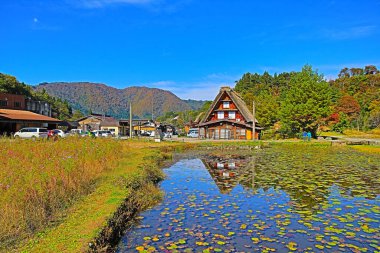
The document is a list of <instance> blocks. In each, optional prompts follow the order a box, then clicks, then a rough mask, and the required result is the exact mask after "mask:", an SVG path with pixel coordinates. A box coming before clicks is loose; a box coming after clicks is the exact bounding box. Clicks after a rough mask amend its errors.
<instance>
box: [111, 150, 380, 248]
mask: <svg viewBox="0 0 380 253" xmlns="http://www.w3.org/2000/svg"><path fill="white" fill-rule="evenodd" d="M317 151H318V154H320V155H321V157H320V158H319V159H318V160H315V159H316V157H315V152H316V151H315V150H308V149H307V148H306V150H305V149H303V150H302V152H297V150H296V149H295V150H293V151H289V152H287V153H286V154H284V152H281V150H277V149H276V148H274V149H271V150H267V151H259V152H256V153H254V154H253V155H252V154H251V155H250V156H249V157H247V158H245V157H242V156H240V155H235V156H234V155H228V156H227V157H226V156H223V154H212V155H210V156H207V157H206V156H200V158H201V159H183V160H180V161H179V162H177V163H176V164H174V165H173V166H171V167H170V168H168V169H165V173H166V174H167V179H166V180H165V181H164V182H163V183H162V184H161V188H162V189H163V191H165V194H166V195H165V199H164V201H163V203H162V204H160V205H158V206H156V207H154V208H153V209H151V210H149V211H147V212H144V213H142V214H141V217H140V219H139V221H138V222H137V224H136V226H135V227H134V228H133V229H132V230H131V231H129V232H127V234H126V235H125V237H124V238H123V240H122V241H121V243H120V245H119V249H118V252H134V251H135V252H136V251H146V252H153V251H157V252H202V251H203V252H220V251H223V252H256V251H257V252H275V251H277V252H288V251H295V252H305V251H314V252H326V251H329V252H333V251H335V252H347V251H348V252H375V251H379V250H380V246H379V240H380V234H379V220H380V214H379V213H380V207H379V202H380V200H379V197H378V196H379V178H378V176H376V175H377V173H378V172H379V167H378V165H376V164H380V163H378V162H379V160H378V157H376V156H364V155H361V154H356V153H352V151H350V152H348V151H345V150H343V151H342V150H339V149H338V150H332V151H331V150H325V149H321V150H317ZM309 152H310V153H309ZM311 154H314V158H313V159H310V157H309V156H310V155H311ZM330 156H331V157H330ZM332 157H334V160H332V159H331V158H332ZM354 161H355V162H354ZM363 161H366V163H363ZM360 163H362V164H360ZM306 164H307V165H306ZM372 173H373V174H372Z"/></svg>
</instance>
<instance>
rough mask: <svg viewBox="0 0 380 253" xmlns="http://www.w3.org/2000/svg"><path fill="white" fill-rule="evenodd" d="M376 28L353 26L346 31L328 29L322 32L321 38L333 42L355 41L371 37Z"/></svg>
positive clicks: (372, 26) (371, 26)
mask: <svg viewBox="0 0 380 253" xmlns="http://www.w3.org/2000/svg"><path fill="white" fill-rule="evenodd" d="M376 28H377V27H376V26H374V25H367V26H354V27H350V28H346V29H341V30H337V29H334V30H332V29H328V30H324V31H323V36H324V37H326V38H328V39H333V40H347V39H356V38H362V37H367V36H370V35H372V34H373V33H374V32H376Z"/></svg>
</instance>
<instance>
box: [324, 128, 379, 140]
mask: <svg viewBox="0 0 380 253" xmlns="http://www.w3.org/2000/svg"><path fill="white" fill-rule="evenodd" d="M318 134H319V135H321V136H340V137H351V138H364V139H379V138H380V129H373V130H371V131H368V132H363V131H357V130H345V131H344V132H343V134H342V133H338V132H320V133H318Z"/></svg>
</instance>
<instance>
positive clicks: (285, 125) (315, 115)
mask: <svg viewBox="0 0 380 253" xmlns="http://www.w3.org/2000/svg"><path fill="white" fill-rule="evenodd" d="M332 93H333V91H332V89H331V87H330V85H329V84H328V83H327V82H326V81H325V80H324V79H323V76H322V75H319V74H318V73H317V72H316V71H314V70H313V69H312V67H311V66H308V65H306V66H304V67H303V69H302V71H301V72H299V73H296V74H294V75H293V76H292V78H291V79H290V87H289V89H288V90H287V91H285V94H284V99H283V100H282V102H281V110H280V118H281V124H282V125H281V126H282V130H283V132H285V133H286V134H288V135H291V136H295V135H296V134H297V133H299V132H301V131H302V130H306V131H311V132H312V134H313V136H315V135H316V131H317V129H318V126H319V124H320V123H321V120H322V119H323V118H326V117H327V116H328V115H330V112H331V109H330V106H331V99H332Z"/></svg>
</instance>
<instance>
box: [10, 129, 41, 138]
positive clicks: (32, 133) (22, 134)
mask: <svg viewBox="0 0 380 253" xmlns="http://www.w3.org/2000/svg"><path fill="white" fill-rule="evenodd" d="M14 137H15V138H25V139H39V138H47V137H48V130H47V129H46V128H39V127H26V128H22V129H20V130H19V131H18V132H16V133H15V134H14Z"/></svg>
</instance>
